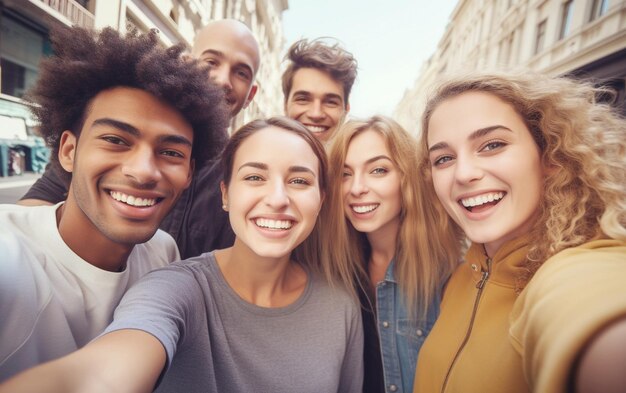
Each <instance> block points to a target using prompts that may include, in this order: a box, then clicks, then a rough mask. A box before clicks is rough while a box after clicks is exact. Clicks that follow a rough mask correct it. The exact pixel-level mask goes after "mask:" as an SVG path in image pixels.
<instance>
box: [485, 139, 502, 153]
mask: <svg viewBox="0 0 626 393" xmlns="http://www.w3.org/2000/svg"><path fill="white" fill-rule="evenodd" d="M503 146H506V143H504V142H501V141H491V142H488V143H487V144H485V146H484V147H483V148H482V149H481V151H491V150H496V149H499V148H501V147H503Z"/></svg>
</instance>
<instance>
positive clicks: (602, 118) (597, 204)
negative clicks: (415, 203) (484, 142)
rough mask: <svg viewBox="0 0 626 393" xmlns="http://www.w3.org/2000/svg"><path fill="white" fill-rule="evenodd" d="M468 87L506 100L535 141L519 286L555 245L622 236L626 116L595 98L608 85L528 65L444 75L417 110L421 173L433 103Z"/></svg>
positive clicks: (426, 169) (625, 229)
mask: <svg viewBox="0 0 626 393" xmlns="http://www.w3.org/2000/svg"><path fill="white" fill-rule="evenodd" d="M468 91H481V92H487V93H490V94H493V95H495V96H497V97H498V98H500V99H501V100H503V101H504V102H506V103H508V104H510V105H511V106H512V107H513V108H514V109H515V111H516V112H517V113H518V114H519V115H520V116H521V117H522V119H523V120H524V122H525V123H526V126H527V127H528V129H529V130H530V132H531V134H532V136H533V139H534V140H535V142H536V143H537V145H538V146H539V147H540V149H541V159H542V165H543V167H544V168H546V175H545V179H544V190H543V195H542V202H541V204H540V215H539V217H538V219H537V221H536V223H535V225H534V227H533V229H532V231H531V233H530V237H531V238H530V251H529V253H528V264H527V268H528V272H527V274H526V275H525V276H524V277H520V286H521V287H523V286H524V285H525V284H526V283H527V282H528V280H530V278H531V277H532V275H533V274H534V273H535V271H536V270H537V269H538V268H539V267H540V266H541V264H542V263H543V262H544V261H545V260H546V259H548V258H549V257H551V256H552V255H554V254H556V253H557V252H559V251H561V250H564V249H566V248H569V247H575V246H578V245H580V244H582V243H585V242H587V241H590V240H592V239H594V238H602V237H609V238H613V239H619V240H626V170H625V169H626V160H625V158H624V157H626V121H625V119H624V118H622V117H620V116H619V115H618V114H617V113H616V112H615V110H614V109H613V108H611V106H610V105H609V104H607V103H601V102H599V98H601V97H606V95H607V94H613V93H612V91H610V90H608V89H605V88H602V87H599V88H598V87H594V86H593V85H591V84H590V83H586V82H581V81H576V80H572V79H569V78H566V77H549V76H546V75H539V74H532V73H528V72H524V73H521V72H518V73H471V74H464V75H460V76H456V77H451V78H448V79H446V80H445V81H443V82H441V83H440V84H439V85H438V86H437V87H436V88H435V90H434V94H433V95H432V96H431V98H430V99H429V100H428V101H427V104H426V109H425V111H424V114H423V116H422V133H421V143H420V145H421V151H420V154H421V159H420V170H421V172H422V173H423V174H424V175H426V176H430V163H429V161H428V153H427V152H428V142H427V137H428V124H429V121H430V118H431V116H432V114H433V112H434V110H435V109H436V108H437V107H438V106H439V104H441V103H442V102H443V101H445V100H447V99H449V98H451V97H454V96H457V95H459V94H462V93H464V92H468ZM431 184H432V183H431ZM449 219H450V218H449ZM450 220H451V219H450Z"/></svg>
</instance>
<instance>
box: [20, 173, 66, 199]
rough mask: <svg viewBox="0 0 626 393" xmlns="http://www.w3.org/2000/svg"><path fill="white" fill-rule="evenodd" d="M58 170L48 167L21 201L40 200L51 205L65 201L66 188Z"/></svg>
mask: <svg viewBox="0 0 626 393" xmlns="http://www.w3.org/2000/svg"><path fill="white" fill-rule="evenodd" d="M58 170H59V169H57V168H55V167H54V166H52V165H48V166H47V167H46V171H45V172H44V173H43V175H42V176H41V177H40V178H39V179H37V181H36V182H35V183H34V184H33V185H32V186H31V187H30V189H29V190H28V191H27V192H26V194H24V196H22V198H21V199H41V200H43V201H47V202H50V203H52V204H56V203H59V202H61V201H64V200H65V199H67V186H66V185H65V183H64V182H63V180H62V179H61V177H60V175H59V173H57V171H58Z"/></svg>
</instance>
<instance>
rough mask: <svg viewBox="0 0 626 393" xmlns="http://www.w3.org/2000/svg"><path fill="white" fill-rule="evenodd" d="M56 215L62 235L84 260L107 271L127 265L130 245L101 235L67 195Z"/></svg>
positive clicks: (119, 269) (117, 270)
mask: <svg viewBox="0 0 626 393" xmlns="http://www.w3.org/2000/svg"><path fill="white" fill-rule="evenodd" d="M56 216H57V228H58V229H59V234H60V235H61V238H62V239H63V241H64V242H65V244H67V246H68V247H69V248H70V249H71V250H72V251H73V252H74V253H75V254H76V255H78V256H79V257H80V258H82V259H83V260H84V261H86V262H87V263H89V264H90V265H93V266H95V267H97V268H100V269H102V270H107V271H110V272H119V271H122V270H124V269H125V268H126V261H127V259H128V256H129V255H130V253H131V251H132V250H133V246H129V245H126V244H119V243H115V242H113V241H111V240H110V239H108V238H107V237H106V236H104V235H103V234H102V233H101V232H100V231H99V230H98V229H97V228H96V227H95V226H94V225H93V224H92V223H91V221H89V218H88V217H86V216H85V214H84V213H83V211H82V210H81V209H80V208H79V207H78V206H76V204H75V203H74V202H73V201H72V200H71V199H70V198H68V200H67V201H66V202H65V203H64V204H63V205H61V206H60V207H59V208H58V209H57V212H56ZM78 223H85V224H86V225H80V224H78Z"/></svg>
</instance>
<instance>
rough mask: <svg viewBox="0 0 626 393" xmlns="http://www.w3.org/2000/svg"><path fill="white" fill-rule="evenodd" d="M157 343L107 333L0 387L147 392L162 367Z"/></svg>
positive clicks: (132, 333)
mask: <svg viewBox="0 0 626 393" xmlns="http://www.w3.org/2000/svg"><path fill="white" fill-rule="evenodd" d="M165 361H166V354H165V349H164V348H163V346H162V345H161V342H160V341H159V340H157V339H156V338H155V337H154V336H152V335H150V334H148V333H146V332H143V331H141V330H130V329H127V330H118V331H115V332H112V333H108V334H106V335H104V336H102V337H100V338H98V339H96V340H95V341H93V342H91V343H90V344H88V345H86V346H85V347H83V348H82V349H80V350H78V351H76V352H74V353H71V354H69V355H67V356H64V357H62V358H60V359H57V360H54V361H51V362H48V363H45V364H42V365H40V366H37V367H34V368H32V369H30V370H27V371H24V372H22V373H20V374H18V375H16V376H15V377H13V378H11V379H9V380H8V381H6V382H5V383H3V384H1V385H0V393H10V392H25V393H28V392H44V391H45V392H51V393H54V392H59V393H61V392H95V393H98V392H103V393H104V392H151V391H152V390H153V389H154V385H155V383H156V381H157V379H158V378H159V375H160V374H161V371H162V370H163V367H164V366H165Z"/></svg>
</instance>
